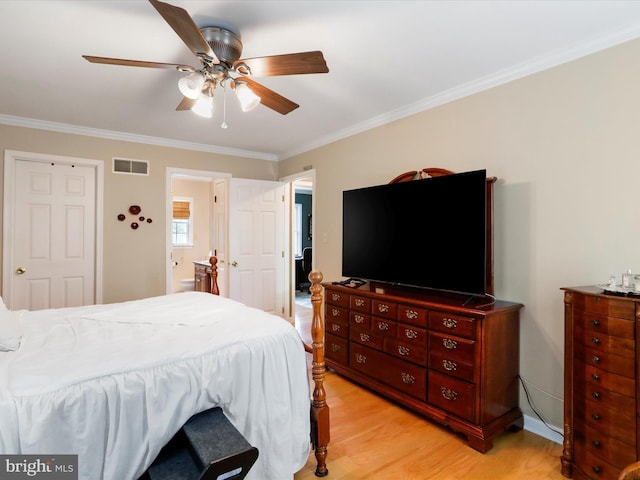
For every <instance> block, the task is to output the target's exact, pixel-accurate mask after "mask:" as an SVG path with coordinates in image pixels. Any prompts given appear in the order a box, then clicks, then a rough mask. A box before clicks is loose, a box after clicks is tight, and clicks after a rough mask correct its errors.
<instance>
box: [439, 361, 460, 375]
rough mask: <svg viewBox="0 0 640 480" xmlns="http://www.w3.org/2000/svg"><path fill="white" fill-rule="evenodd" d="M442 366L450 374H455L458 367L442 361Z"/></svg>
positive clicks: (453, 363)
mask: <svg viewBox="0 0 640 480" xmlns="http://www.w3.org/2000/svg"><path fill="white" fill-rule="evenodd" d="M442 366H443V367H444V369H445V370H448V371H450V372H455V371H456V370H457V369H458V365H456V363H455V362H452V361H451V360H442Z"/></svg>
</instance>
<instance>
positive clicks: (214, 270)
mask: <svg viewBox="0 0 640 480" xmlns="http://www.w3.org/2000/svg"><path fill="white" fill-rule="evenodd" d="M209 263H210V264H211V293H213V294H214V295H220V290H219V289H218V266H217V265H216V264H217V263H218V259H217V258H216V257H209Z"/></svg>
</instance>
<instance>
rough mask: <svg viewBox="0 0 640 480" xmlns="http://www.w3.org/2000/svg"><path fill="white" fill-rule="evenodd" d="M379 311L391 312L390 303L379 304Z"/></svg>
mask: <svg viewBox="0 0 640 480" xmlns="http://www.w3.org/2000/svg"><path fill="white" fill-rule="evenodd" d="M378 311H379V312H380V313H389V305H385V304H384V303H381V304H379V305H378Z"/></svg>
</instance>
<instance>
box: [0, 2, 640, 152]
mask: <svg viewBox="0 0 640 480" xmlns="http://www.w3.org/2000/svg"><path fill="white" fill-rule="evenodd" d="M168 3H171V4H173V5H176V6H179V7H182V8H184V9H185V10H187V11H188V12H189V13H190V14H191V16H192V17H193V19H194V21H195V23H196V24H197V25H198V26H206V25H222V26H228V27H232V28H234V29H237V30H239V31H240V33H241V35H242V41H243V44H244V50H243V54H242V57H243V58H249V57H257V56H265V55H276V54H282V53H294V52H303V51H309V50H321V51H322V52H323V53H324V56H325V59H326V61H327V65H328V67H329V73H328V74H313V75H296V76H281V77H265V78H256V80H258V81H259V82H260V83H262V84H263V85H265V86H267V87H269V88H271V89H273V90H275V91H276V92H278V93H280V94H281V95H284V96H285V97H287V98H289V99H291V100H293V101H294V102H296V103H298V104H300V108H298V109H297V110H294V111H293V112H292V113H290V114H288V115H286V116H282V115H280V114H278V113H275V112H274V111H272V110H270V109H268V108H265V107H263V106H258V108H256V109H255V110H253V111H251V112H248V113H242V112H241V111H240V109H239V107H238V105H237V102H236V99H235V98H234V96H232V95H227V102H226V121H227V123H228V125H229V128H227V129H221V128H220V124H221V123H222V116H223V115H222V113H223V101H222V100H223V98H222V97H223V95H222V94H221V92H217V94H216V102H217V103H216V109H217V113H216V114H215V115H214V118H213V119H210V120H206V119H203V118H200V117H198V116H196V115H194V114H193V113H192V112H189V111H180V112H177V111H175V108H176V106H177V105H178V103H179V102H180V100H181V99H182V96H181V94H180V93H179V91H178V88H177V81H178V79H179V78H180V76H181V75H182V74H180V73H179V72H177V71H173V70H158V69H149V68H135V67H124V66H114V65H99V64H91V63H89V62H87V61H86V60H84V59H83V58H82V57H81V55H83V54H87V55H95V56H104V57H116V58H125V59H133V60H146V61H153V62H166V63H180V64H189V65H193V66H199V62H198V61H197V59H196V58H195V57H194V55H193V54H192V53H191V51H190V50H189V49H188V48H187V47H186V46H185V45H184V44H183V43H182V41H181V40H180V38H179V37H178V36H177V35H176V34H175V32H174V31H173V30H172V29H171V27H170V26H169V25H168V24H167V23H165V21H164V20H163V19H162V17H161V16H160V14H158V12H157V11H156V10H155V9H154V8H153V6H152V5H151V4H150V3H149V2H147V1H145V0H126V1H114V0H104V1H102V0H84V1H79V0H76V1H70V0H69V1H54V0H43V1H37V0H26V1H25V0H18V1H11V0H1V1H0V45H2V47H1V48H0V65H2V67H1V68H0V123H5V124H13V125H25V126H33V127H36V128H45V129H53V130H58V131H66V132H73V133H86V134H90V135H99V136H106V137H108V138H119V139H124V140H135V141H144V142H149V143H154V144H160V145H175V146H179V147H187V148H193V149H198V150H204V151H212V152H221V153H230V154H238V155H246V156H251V157H255V158H264V159H272V160H279V159H283V158H287V157H290V156H292V155H295V154H297V153H301V152H304V151H306V150H309V149H311V148H314V147H318V146H320V145H323V144H326V143H329V142H331V141H335V140H337V139H340V138H344V137H346V136H349V135H352V134H355V133H358V132H360V131H363V130H366V129H368V128H372V127H375V126H378V125H381V124H384V123H387V122H389V121H393V120H396V119H398V118H402V117H404V116H406V115H410V114H413V113H416V112H419V111H422V110H425V109H427V108H430V107H433V106H436V105H439V104H442V103H444V102H447V101H451V100H454V99H456V98H460V97H462V96H465V95H468V94H471V93H474V92H477V91H480V90H483V89H486V88H490V87H492V86H495V85H499V84H501V83H504V82H507V81H509V80H512V79H515V78H519V77H522V76H524V75H528V74H531V73H534V72H536V71H539V70H542V69H545V68H548V67H551V66H553V65H557V64H559V63H563V62H566V61H569V60H572V59H574V58H578V57H581V56H583V55H586V54H589V53H592V52H595V51H598V50H601V49H603V48H607V47H609V46H612V45H616V44H619V43H622V42H624V41H627V40H630V39H633V38H636V37H638V36H640V1H631V0H627V1H615V0H607V1H597V0H588V1H581V0H568V1H564V0H557V1H541V0H538V1H516V0H512V1H509V0H500V1H482V0H470V1H465V0H457V1H418V0H413V1H382V0H378V1H363V0H358V1H342V0H337V1H310V0H292V1H265V0H263V1H258V0H256V1H254V0H235V1H221V0H198V1H196V0H169V2H168Z"/></svg>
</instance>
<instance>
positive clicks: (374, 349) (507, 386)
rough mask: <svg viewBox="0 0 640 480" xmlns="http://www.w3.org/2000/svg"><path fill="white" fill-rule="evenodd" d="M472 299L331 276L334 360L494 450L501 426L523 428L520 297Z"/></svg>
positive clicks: (329, 349)
mask: <svg viewBox="0 0 640 480" xmlns="http://www.w3.org/2000/svg"><path fill="white" fill-rule="evenodd" d="M465 299H466V298H465V297H459V296H454V295H450V296H444V295H434V294H426V293H423V292H419V291H412V290H399V289H394V290H389V288H385V292H384V293H377V292H376V289H375V288H372V287H371V286H370V285H365V286H362V287H359V288H350V287H344V286H340V285H333V284H326V285H325V328H326V338H325V355H326V363H327V366H328V367H329V368H331V369H333V370H334V371H336V372H337V373H339V374H341V375H344V376H345V377H347V378H349V379H351V380H354V381H356V382H358V383H360V384H362V385H364V386H367V387H369V388H370V389H372V390H374V391H375V392H377V393H379V394H381V395H383V396H385V397H388V398H390V399H392V400H394V401H396V402H398V403H401V404H402V405H404V406H406V407H408V408H411V409H412V410H414V411H416V412H418V413H420V414H422V415H424V416H426V417H428V418H430V419H432V420H435V421H437V422H439V423H441V424H444V425H447V426H449V427H450V428H451V429H453V430H455V431H457V432H460V433H462V434H464V435H465V436H466V437H467V439H468V441H469V445H470V446H471V447H473V448H475V449H476V450H478V451H481V452H486V451H487V450H489V449H490V448H491V447H492V445H493V438H494V437H495V436H496V435H497V434H499V433H501V432H502V431H503V430H505V429H507V428H509V427H514V428H521V427H522V413H521V411H520V409H519V408H518V359H519V310H520V308H521V307H522V305H520V304H517V303H511V302H502V301H497V302H495V303H493V304H490V305H486V304H485V305H478V306H475V307H474V306H473V304H470V305H467V306H464V305H463V303H464V302H465ZM485 303H486V302H485Z"/></svg>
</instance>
